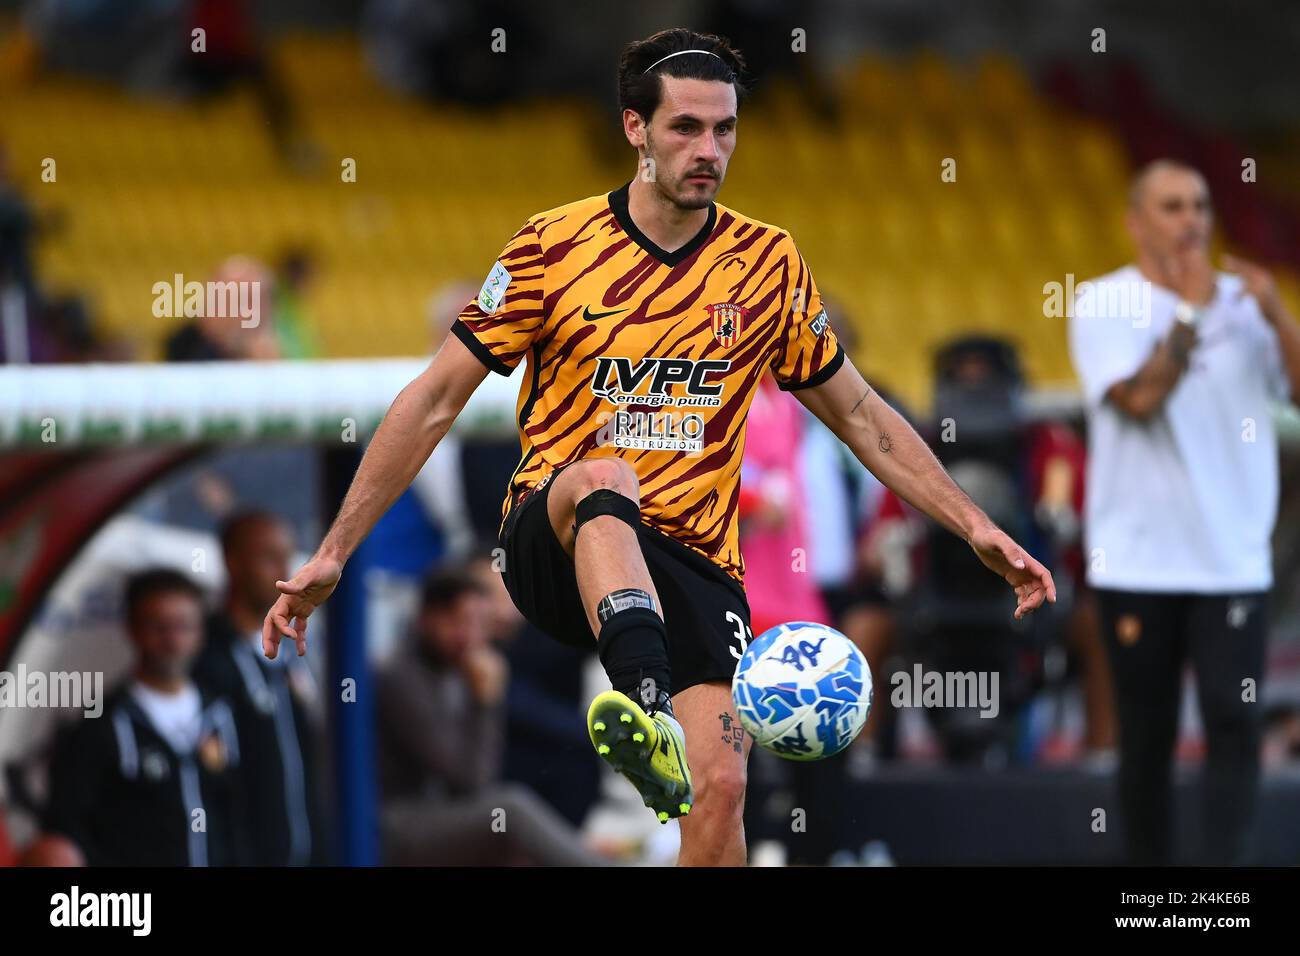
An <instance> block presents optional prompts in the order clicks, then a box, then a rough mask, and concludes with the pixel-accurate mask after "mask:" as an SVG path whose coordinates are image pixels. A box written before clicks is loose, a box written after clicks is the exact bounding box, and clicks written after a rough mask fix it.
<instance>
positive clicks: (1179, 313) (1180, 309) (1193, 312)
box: [1174, 302, 1205, 329]
mask: <svg viewBox="0 0 1300 956" xmlns="http://www.w3.org/2000/svg"><path fill="white" fill-rule="evenodd" d="M1204 315H1205V310H1204V309H1203V308H1201V307H1200V306H1195V305H1192V303H1190V302H1179V303H1178V304H1177V305H1176V306H1174V318H1175V319H1177V320H1178V321H1179V322H1181V323H1183V325H1185V326H1187V327H1188V328H1189V329H1194V328H1196V327H1197V326H1198V325H1200V324H1201V317H1202V316H1204Z"/></svg>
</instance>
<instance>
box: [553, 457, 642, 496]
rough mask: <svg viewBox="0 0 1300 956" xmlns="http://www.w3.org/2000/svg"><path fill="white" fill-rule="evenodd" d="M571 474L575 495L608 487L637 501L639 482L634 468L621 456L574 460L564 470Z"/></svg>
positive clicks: (639, 488)
mask: <svg viewBox="0 0 1300 956" xmlns="http://www.w3.org/2000/svg"><path fill="white" fill-rule="evenodd" d="M565 471H566V474H568V473H570V472H571V473H572V474H573V481H574V482H575V491H576V492H577V494H576V497H578V498H582V497H585V496H586V495H588V494H590V493H591V492H593V491H597V490H600V489H608V490H610V491H616V492H618V493H619V494H621V495H624V496H625V497H628V498H631V499H632V500H633V501H638V500H639V499H640V495H641V484H640V482H639V481H638V480H637V476H636V470H635V469H634V468H633V467H632V466H631V465H629V464H628V463H627V462H625V461H624V460H623V459H621V458H588V459H585V460H583V461H579V462H575V463H574V464H572V465H570V466H569V467H568V468H567V469H566V470H565Z"/></svg>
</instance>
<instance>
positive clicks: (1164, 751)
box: [1097, 590, 1268, 865]
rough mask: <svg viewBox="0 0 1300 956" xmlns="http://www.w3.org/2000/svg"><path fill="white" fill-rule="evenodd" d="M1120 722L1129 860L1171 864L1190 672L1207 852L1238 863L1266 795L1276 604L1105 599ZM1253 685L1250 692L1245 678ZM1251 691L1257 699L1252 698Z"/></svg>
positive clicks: (1232, 599)
mask: <svg viewBox="0 0 1300 956" xmlns="http://www.w3.org/2000/svg"><path fill="white" fill-rule="evenodd" d="M1097 597H1098V602H1099V606H1100V609H1101V618H1102V632H1103V637H1104V639H1105V642H1106V649H1107V653H1108V655H1109V657H1110V662H1111V669H1112V673H1113V674H1114V677H1115V698H1116V704H1117V708H1118V716H1119V737H1120V771H1119V803H1120V809H1121V813H1122V817H1123V829H1124V834H1125V845H1126V846H1127V849H1128V855H1129V861H1130V862H1132V863H1137V864H1147V865H1159V864H1165V863H1169V862H1173V861H1172V859H1171V842H1172V832H1173V827H1172V824H1173V819H1172V815H1173V800H1172V795H1173V793H1172V791H1173V779H1172V759H1173V750H1174V744H1175V741H1176V738H1177V734H1178V711H1179V701H1180V697H1181V689H1182V677H1183V671H1184V668H1185V666H1186V665H1187V663H1189V662H1190V663H1191V665H1192V667H1193V670H1194V671H1195V675H1196V689H1197V696H1198V700H1199V703H1200V711H1201V719H1202V723H1203V724H1204V728H1205V741H1206V750H1207V753H1206V760H1205V767H1204V775H1203V788H1204V789H1203V796H1204V804H1203V806H1202V824H1203V826H1202V830H1203V834H1204V835H1203V841H1204V842H1203V845H1202V848H1201V849H1202V853H1201V857H1200V859H1199V860H1197V861H1196V862H1202V863H1211V864H1232V863H1240V862H1242V861H1243V857H1244V855H1245V853H1246V849H1247V847H1246V840H1247V836H1248V831H1249V828H1250V824H1251V821H1252V818H1253V815H1254V810H1255V804H1256V799H1257V796H1258V792H1259V747H1260V734H1261V728H1262V725H1263V719H1262V713H1263V712H1262V706H1263V705H1262V704H1261V703H1259V702H1258V700H1259V697H1258V688H1259V685H1260V684H1261V683H1262V682H1263V677H1264V674H1263V671H1264V649H1265V641H1266V636H1267V616H1268V595H1267V593H1259V592H1256V593H1247V594H1231V595H1222V594H1220V595H1199V594H1151V593H1139V592H1131V591H1112V590H1098V591H1097ZM1248 678H1249V679H1250V681H1252V682H1253V683H1252V684H1246V683H1244V682H1245V681H1246V680H1247V679H1248ZM1250 688H1253V692H1252V691H1251V690H1250Z"/></svg>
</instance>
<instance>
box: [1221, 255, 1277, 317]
mask: <svg viewBox="0 0 1300 956" xmlns="http://www.w3.org/2000/svg"><path fill="white" fill-rule="evenodd" d="M1223 268H1225V269H1227V270H1228V271H1229V272H1235V273H1236V274H1237V275H1239V276H1241V281H1242V286H1243V288H1242V295H1243V296H1247V295H1248V296H1251V297H1252V298H1253V299H1254V300H1255V301H1256V302H1258V303H1259V309H1260V311H1261V312H1263V313H1264V316H1265V318H1267V317H1268V316H1269V315H1270V314H1273V306H1275V305H1277V303H1278V292H1277V283H1276V282H1274V281H1273V274H1272V273H1271V272H1269V271H1268V270H1267V269H1265V268H1264V267H1263V266H1257V265H1255V263H1253V262H1250V261H1249V260H1247V259H1238V258H1237V257H1236V256H1228V255H1225V256H1224V257H1223ZM1270 321H1271V320H1270Z"/></svg>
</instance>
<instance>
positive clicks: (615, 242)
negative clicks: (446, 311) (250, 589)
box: [264, 29, 1055, 864]
mask: <svg viewBox="0 0 1300 956" xmlns="http://www.w3.org/2000/svg"><path fill="white" fill-rule="evenodd" d="M743 68H744V65H743V61H742V59H741V57H740V54H739V53H738V52H737V51H735V50H733V49H731V48H730V46H729V45H728V44H727V42H726V41H725V40H723V39H721V38H719V37H715V36H708V35H702V34H699V33H694V32H692V31H689V30H685V29H674V30H667V31H664V32H662V33H658V34H656V35H654V36H652V37H650V38H649V39H647V40H642V41H638V42H635V43H632V44H630V45H629V46H628V47H627V48H626V49H625V50H624V51H623V55H622V58H621V60H620V62H619V70H618V84H619V96H620V101H621V105H622V107H623V132H624V134H625V135H626V137H627V140H628V142H629V143H630V144H631V145H632V147H633V148H634V149H635V150H636V151H637V156H638V160H639V162H638V170H637V175H636V176H635V177H634V178H633V179H632V180H631V182H629V183H627V184H626V185H624V186H622V187H621V188H619V189H615V190H614V191H613V192H610V193H608V194H602V195H598V196H592V197H590V198H588V199H582V200H579V201H577V202H574V203H570V204H569V205H566V206H561V207H559V208H558V209H552V210H549V211H547V212H543V213H539V214H538V215H536V216H534V217H533V218H531V219H529V220H528V222H527V223H526V224H525V225H524V226H523V228H522V229H520V230H519V232H518V233H516V235H515V236H514V238H513V239H511V240H510V242H509V243H508V244H507V245H506V247H505V251H504V252H502V254H501V257H500V259H499V260H498V261H497V263H496V264H495V265H494V266H493V267H492V269H491V271H490V273H489V274H488V277H487V280H486V281H485V282H484V284H483V287H482V289H481V290H480V292H479V294H478V297H477V299H475V300H474V301H473V302H471V303H470V304H469V305H468V306H467V307H466V308H465V310H464V311H463V312H462V313H461V315H460V317H459V319H458V320H457V321H456V322H455V324H454V325H453V326H452V333H453V334H451V335H449V336H448V337H447V340H446V342H445V343H444V344H443V345H442V348H441V349H440V350H439V351H438V353H437V355H435V356H434V359H433V361H432V363H431V364H430V366H429V368H428V369H427V370H426V371H425V372H423V373H422V374H421V375H420V376H419V377H418V378H417V379H415V381H413V382H412V383H411V384H410V385H408V386H407V387H406V388H405V389H403V391H402V392H401V394H399V395H398V397H397V398H396V399H395V400H394V402H393V405H392V407H391V408H390V409H389V412H388V415H387V416H386V417H385V419H384V421H383V423H382V424H381V426H380V428H379V429H378V431H377V432H376V434H375V437H374V439H373V440H372V442H371V444H370V447H369V448H368V450H367V452H366V455H365V457H364V459H363V460H362V462H361V466H360V468H359V470H358V471H357V474H356V477H355V478H354V479H353V484H352V488H351V489H350V490H349V492H348V494H347V497H346V498H345V500H344V502H343V506H342V508H341V509H340V512H339V515H338V517H337V518H336V520H335V522H334V524H333V526H332V527H331V528H330V530H329V532H328V534H327V535H326V537H325V539H324V541H323V542H322V544H321V546H320V549H319V550H318V551H317V553H316V555H315V556H314V557H313V558H312V559H311V561H310V562H308V563H307V564H306V565H304V566H303V568H302V569H301V570H300V571H299V572H298V573H297V574H296V575H295V576H294V577H293V579H292V580H290V581H287V582H280V583H278V586H279V588H280V590H281V591H282V592H283V595H282V597H281V598H280V599H279V600H278V601H276V603H275V605H274V606H273V607H272V608H271V610H270V612H269V613H268V614H267V617H266V622H265V625H264V634H265V642H266V652H267V654H268V655H271V656H274V655H275V653H276V648H277V645H278V643H279V640H280V637H281V635H283V636H285V637H288V638H291V639H293V640H295V641H296V642H297V645H298V652H299V653H300V654H301V653H304V651H305V635H306V619H307V617H308V615H310V614H311V613H312V611H313V610H315V608H316V607H317V606H319V605H320V603H321V602H322V601H324V600H325V599H326V597H328V595H329V594H330V592H331V591H332V590H333V588H334V586H335V584H336V583H337V581H338V579H339V575H340V573H341V571H342V568H343V564H344V562H345V561H346V560H347V558H348V556H349V555H350V554H351V553H352V551H353V550H354V549H355V548H356V547H357V545H358V543H359V542H360V541H361V540H362V538H363V537H364V536H365V535H366V533H367V531H368V530H369V528H370V527H371V526H372V525H373V524H374V522H375V520H376V519H377V518H378V517H379V515H380V514H381V513H382V512H383V511H384V509H385V508H387V507H388V506H389V504H391V503H392V501H393V500H394V499H395V498H396V497H397V496H398V495H399V494H400V493H401V492H402V490H403V489H404V488H405V487H406V485H407V483H408V482H409V481H410V480H411V476H412V475H414V474H415V472H416V470H417V469H419V467H420V465H421V464H422V463H423V462H424V460H425V459H426V458H427V457H428V455H429V453H430V451H431V450H432V449H433V447H434V446H435V445H436V444H437V443H438V440H439V439H440V438H441V437H442V436H443V435H444V434H446V432H447V429H448V428H449V427H450V426H451V423H452V421H453V420H454V419H455V417H456V415H457V414H458V413H459V411H460V409H461V408H462V407H463V406H464V404H465V402H466V400H467V399H468V398H469V396H470V394H471V393H472V392H473V391H474V389H475V387H476V386H477V385H478V384H479V383H480V382H481V381H482V380H483V378H484V376H485V375H486V374H487V372H488V371H493V372H496V373H499V374H502V375H508V374H510V372H511V371H512V370H513V369H514V368H515V367H516V366H517V365H518V363H519V362H521V361H526V362H527V363H528V364H527V377H526V380H525V383H524V385H523V387H522V388H521V390H520V395H519V403H518V412H519V431H520V436H521V444H522V451H523V454H522V458H521V460H520V462H519V466H518V468H517V469H516V470H515V473H514V475H513V477H512V478H511V481H510V485H509V488H508V489H507V494H506V500H505V502H504V506H503V512H504V520H503V522H502V527H501V533H500V543H501V546H502V548H503V550H504V555H505V565H504V569H503V574H504V580H505V583H506V586H507V587H508V588H509V590H510V594H511V597H512V598H513V599H514V601H515V603H516V604H517V605H518V606H519V609H520V611H522V612H523V614H524V615H525V616H526V617H528V618H529V619H530V620H531V621H533V622H534V623H535V624H537V626H538V627H540V628H541V629H542V630H543V631H546V632H547V633H548V634H550V635H552V636H553V637H555V638H557V639H559V640H562V641H572V642H578V643H582V642H590V641H592V640H593V639H594V640H595V641H596V649H597V652H598V654H599V656H600V659H601V661H602V663H603V664H604V666H605V670H606V672H607V673H608V675H609V679H610V683H611V685H612V687H613V690H611V691H607V692H605V693H603V694H601V695H599V696H598V697H597V698H596V699H595V701H593V702H592V705H591V708H590V711H589V714H588V722H589V730H590V734H591V738H592V742H593V745H594V746H595V747H596V749H597V752H598V753H599V754H600V755H601V756H602V757H604V759H605V760H606V761H608V762H609V763H610V764H611V765H612V766H613V767H614V768H615V769H616V770H617V771H619V772H621V773H622V774H623V775H624V776H626V777H627V778H628V779H629V780H630V781H631V782H632V783H633V784H634V785H635V786H636V788H637V789H638V790H639V791H640V792H641V795H642V797H643V798H644V800H645V802H646V805H647V806H649V807H651V809H652V810H654V812H655V813H656V814H658V816H659V818H660V819H661V820H667V819H669V818H672V817H679V816H680V817H681V818H682V820H681V835H682V847H681V854H680V856H679V862H680V863H682V864H743V863H744V862H745V843H744V831H743V827H742V823H741V814H742V805H743V799H744V791H745V761H746V757H747V756H748V744H749V741H748V740H747V739H743V740H742V739H740V738H739V737H738V736H737V734H736V727H737V720H736V716H735V713H734V710H733V707H732V703H731V694H730V681H731V678H732V675H733V673H734V671H735V667H736V663H737V661H738V660H739V657H740V655H741V653H742V652H743V651H744V649H745V647H746V645H747V643H748V642H749V641H750V640H751V639H752V637H753V635H752V633H751V632H750V629H749V610H748V605H747V604H746V601H745V592H744V588H743V586H742V581H743V575H744V562H743V560H742V558H741V555H740V551H739V549H738V547H737V528H736V510H737V500H738V494H739V481H740V467H741V457H742V450H743V448H744V443H745V437H746V436H745V413H746V410H747V409H748V407H749V404H750V401H751V400H752V399H753V396H754V392H755V389H756V388H757V387H758V382H759V379H760V377H761V376H763V375H764V374H768V373H770V374H771V375H772V376H773V377H774V378H775V379H776V381H777V383H778V384H779V385H780V387H781V388H784V389H787V390H791V391H793V392H794V393H795V395H796V396H797V397H798V398H799V399H801V400H802V402H803V403H804V405H805V406H807V407H808V408H809V409H810V410H811V411H812V412H813V413H814V414H816V415H817V416H818V417H819V418H820V419H821V420H822V421H824V422H825V423H826V424H827V425H828V426H829V427H830V428H831V429H832V430H833V431H834V432H835V434H836V435H837V436H838V437H839V438H840V439H841V440H842V441H844V442H845V443H846V444H847V445H848V446H849V447H850V448H851V449H852V450H853V452H854V453H855V454H856V455H857V456H858V458H859V459H861V461H862V462H863V463H864V464H865V465H866V466H867V467H868V468H870V469H871V470H872V471H873V472H874V473H875V474H876V475H877V476H878V477H879V478H880V479H881V481H883V482H884V483H885V484H886V485H888V486H889V487H891V488H893V489H895V491H897V492H898V493H899V494H900V495H901V496H902V497H904V498H905V499H907V500H908V501H910V502H912V503H913V504H915V505H916V506H917V507H918V508H920V509H921V510H922V511H924V512H925V513H926V514H928V515H930V516H931V517H932V518H934V519H935V520H936V521H938V522H940V523H941V524H942V525H943V526H944V527H946V528H948V529H949V530H951V531H952V532H953V533H955V534H959V535H961V536H962V537H964V538H965V539H966V540H967V541H968V542H969V543H970V545H971V547H972V548H974V550H975V552H976V553H977V554H978V555H979V557H980V559H981V560H982V561H983V562H984V563H985V564H986V565H987V566H988V567H989V568H990V569H992V570H993V571H994V572H996V573H997V574H999V575H1001V576H1003V577H1004V578H1005V579H1006V580H1007V582H1008V583H1009V584H1010V585H1011V587H1012V588H1014V590H1015V594H1016V598H1017V607H1016V610H1015V614H1016V616H1017V617H1021V616H1023V615H1024V614H1026V613H1028V612H1030V611H1032V610H1033V609H1034V608H1036V607H1039V606H1040V605H1041V604H1042V603H1043V601H1044V600H1045V599H1046V600H1055V588H1054V584H1053V582H1052V578H1051V575H1050V574H1049V573H1048V572H1047V570H1046V569H1044V568H1043V567H1042V566H1041V565H1040V564H1039V563H1038V562H1037V561H1035V560H1034V559H1033V558H1032V557H1030V556H1029V555H1028V554H1026V553H1025V552H1024V551H1023V550H1022V549H1021V548H1020V547H1018V546H1017V545H1016V543H1015V542H1014V541H1012V540H1011V539H1010V538H1009V537H1008V536H1007V535H1006V534H1004V533H1003V532H1002V531H1001V530H999V529H998V528H997V527H996V526H994V525H993V523H992V522H991V521H990V520H989V519H988V518H987V516H986V515H985V514H984V513H983V512H982V511H980V510H979V509H978V508H977V507H976V506H975V505H974V504H973V503H972V502H971V501H970V499H969V498H967V496H966V495H965V494H963V493H962V492H961V490H960V489H959V488H957V486H956V485H955V484H954V483H953V482H952V481H951V480H950V479H949V477H948V476H947V474H946V473H945V472H944V471H943V468H942V467H941V466H940V465H939V463H938V462H937V461H936V460H935V458H934V456H933V455H932V454H931V453H930V451H929V449H928V448H927V447H926V445H925V443H924V442H923V441H922V440H921V439H920V438H919V437H918V436H917V435H916V434H915V432H913V431H912V429H911V428H910V427H909V426H908V425H907V424H906V422H904V420H903V419H902V418H900V417H899V416H898V414H896V413H895V412H894V411H893V410H892V409H891V408H890V407H889V406H888V405H887V404H885V403H884V402H883V401H881V400H880V398H879V397H878V396H877V395H876V393H875V392H874V391H873V390H872V389H871V388H869V387H868V386H867V383H866V382H865V381H863V379H862V376H861V375H860V374H858V372H857V370H856V369H855V368H854V367H853V365H852V363H851V362H850V361H848V359H847V358H846V356H845V354H844V350H843V348H841V347H840V345H839V343H838V341H837V340H836V337H835V333H834V332H833V331H832V329H831V326H830V322H829V320H828V318H827V316H826V313H825V311H824V310H823V309H822V307H821V297H820V295H819V294H818V291H817V286H816V285H815V284H814V283H813V280H812V276H811V275H810V273H809V271H808V267H807V266H806V265H805V264H804V261H803V259H802V257H801V256H800V254H799V252H798V250H797V249H796V248H795V245H794V241H793V240H792V239H791V237H790V235H789V233H787V232H785V231H784V230H782V229H780V228H778V227H776V226H772V225H768V224H767V223H763V222H759V221H758V220H755V219H751V218H749V217H747V216H744V215H742V214H741V213H739V212H736V211H735V210H733V209H728V208H726V207H725V206H722V205H720V204H718V203H716V202H715V201H714V197H715V196H716V195H717V192H718V189H719V188H720V187H721V185H722V181H723V178H724V177H725V175H726V172H727V165H728V162H729V161H730V159H731V154H732V151H733V149H734V148H735V144H736V112H737V106H738V101H739V99H740V98H741V95H742V93H743V90H742V85H741V79H740V78H741V75H742V72H743ZM770 159H773V160H775V161H776V162H778V163H779V162H780V157H770ZM753 437H754V438H755V439H756V440H760V441H761V440H762V436H753ZM588 646H590V645H588ZM688 813H689V816H687V815H686V814H688Z"/></svg>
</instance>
